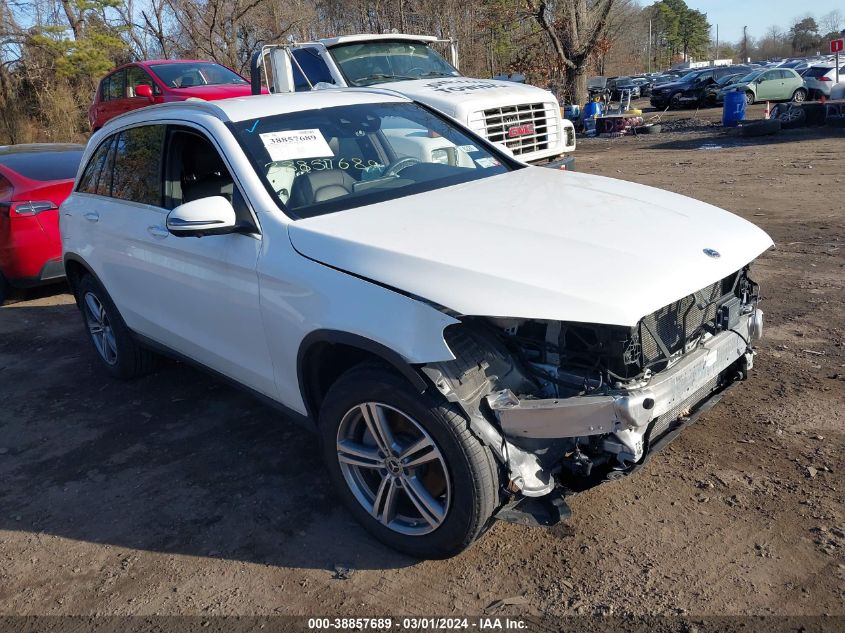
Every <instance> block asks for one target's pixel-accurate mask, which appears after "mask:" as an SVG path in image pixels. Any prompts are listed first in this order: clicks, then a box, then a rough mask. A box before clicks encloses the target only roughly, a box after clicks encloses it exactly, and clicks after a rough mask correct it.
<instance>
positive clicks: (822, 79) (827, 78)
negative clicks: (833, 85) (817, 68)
mask: <svg viewBox="0 0 845 633" xmlns="http://www.w3.org/2000/svg"><path fill="white" fill-rule="evenodd" d="M819 81H833V79H831V78H830V77H819Z"/></svg>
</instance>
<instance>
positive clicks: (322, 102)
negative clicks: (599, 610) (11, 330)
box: [61, 87, 772, 558]
mask: <svg viewBox="0 0 845 633" xmlns="http://www.w3.org/2000/svg"><path fill="white" fill-rule="evenodd" d="M61 228H62V237H63V240H64V259H65V266H66V269H67V273H68V280H69V282H70V284H71V287H72V289H73V292H74V294H75V296H76V301H77V305H78V306H79V308H80V310H81V313H82V317H83V322H84V327H85V329H86V331H87V333H88V334H89V338H90V341H91V344H92V351H93V352H94V353H95V354H96V356H97V358H98V361H99V364H100V365H101V366H102V368H103V369H104V371H105V372H107V373H108V374H110V375H111V376H114V377H120V378H131V377H135V376H139V375H141V374H143V373H146V372H149V371H150V370H151V369H152V367H153V362H154V356H153V354H152V352H151V350H152V349H157V350H167V351H169V352H170V353H172V354H174V355H176V356H178V357H181V358H184V359H187V360H190V361H192V362H194V363H196V364H199V365H202V366H204V367H206V368H208V369H209V370H211V371H213V372H216V373H218V374H221V375H223V376H226V377H228V378H229V379H231V380H232V381H235V382H237V383H239V384H241V385H242V386H244V387H245V388H247V389H248V390H250V391H252V392H253V393H256V394H260V395H262V396H263V397H264V399H265V400H268V399H269V400H270V401H272V402H274V403H276V404H277V405H278V407H279V408H280V409H282V410H284V411H286V412H287V414H288V416H287V417H288V419H295V420H299V421H300V422H301V423H302V424H304V425H307V426H308V427H309V428H312V429H314V430H315V431H316V432H317V433H319V435H320V438H321V442H320V446H321V450H322V454H323V459H324V460H325V463H326V467H327V473H328V478H329V480H330V481H331V482H332V483H333V484H334V486H335V488H336V490H337V493H338V495H339V497H340V498H341V499H342V500H343V502H344V503H345V504H346V505H347V507H348V508H349V511H350V513H351V514H352V515H353V516H354V517H355V518H356V519H357V520H358V521H360V522H361V523H362V524H363V525H364V526H365V527H366V528H367V529H368V530H370V531H371V532H372V533H373V534H374V535H375V536H376V537H377V538H379V539H380V540H382V541H383V542H384V543H386V544H388V545H390V546H392V547H394V548H397V549H399V550H401V551H403V552H405V553H407V554H410V555H413V556H416V557H437V558H442V557H446V556H452V555H454V554H457V553H458V552H460V551H461V550H463V549H465V548H466V547H468V546H469V545H470V544H471V543H472V542H473V541H474V540H475V539H477V538H478V537H480V536H481V535H482V534H483V533H484V532H485V530H486V529H487V528H488V527H489V525H490V523H491V522H492V521H493V520H494V519H495V518H499V519H503V520H509V521H515V522H517V523H522V524H526V523H528V524H534V525H537V524H543V525H553V524H555V523H557V522H559V521H561V520H563V519H565V518H566V517H567V516H568V514H569V512H568V508H567V505H566V498H567V495H568V494H569V493H571V492H572V491H579V490H586V489H588V488H591V487H593V486H596V485H599V484H600V483H602V482H604V481H612V480H618V479H619V478H622V477H625V476H626V475H630V474H633V473H634V471H636V470H637V469H638V468H639V467H640V465H641V464H642V463H643V461H644V460H645V459H646V458H647V457H648V456H649V454H652V453H654V452H655V451H657V450H659V449H660V448H661V447H662V446H665V445H666V444H667V443H668V442H669V441H670V440H671V439H672V438H674V437H675V436H676V435H677V434H678V433H679V432H680V431H681V430H682V429H683V428H684V427H685V426H686V425H687V424H688V423H691V422H694V421H695V419H696V418H697V417H698V415H700V412H703V411H704V410H706V409H707V408H709V407H710V406H712V405H713V404H715V401H716V400H717V399H718V398H719V397H720V396H721V394H722V393H723V392H724V390H725V389H727V388H728V387H730V386H731V385H733V384H734V383H736V382H737V381H741V380H743V379H744V378H745V376H746V375H747V373H748V371H749V370H750V369H751V368H752V365H753V357H754V353H755V352H754V349H753V344H754V341H755V340H757V339H758V338H759V337H760V336H761V335H762V330H763V315H762V312H761V311H760V310H759V308H758V300H759V296H760V291H759V286H758V285H757V284H756V283H755V282H754V281H753V279H752V276H751V272H750V264H751V262H752V261H753V260H754V259H756V258H757V257H758V256H759V255H760V254H761V253H763V252H764V251H766V250H767V249H768V248H769V247H771V246H772V241H771V239H770V238H769V236H768V235H766V233H764V232H763V231H762V230H760V229H759V228H758V227H756V226H754V225H753V224H751V223H750V222H748V221H747V220H744V219H742V218H740V217H738V216H736V215H733V214H731V213H728V212H727V211H724V210H722V209H718V208H716V207H713V206H711V205H709V204H705V203H703V202H699V201H697V200H693V199H691V198H687V197H684V196H681V195H678V194H675V193H670V192H668V191H661V190H658V189H653V188H651V187H645V186H642V185H638V184H634V183H630V182H625V181H621V180H614V179H610V178H605V177H601V176H595V175H591V174H579V173H577V172H573V173H561V172H560V171H557V170H552V169H546V168H542V167H535V166H530V165H526V164H524V163H522V162H519V161H516V160H514V159H513V158H512V157H511V156H510V155H509V154H507V153H506V152H505V151H503V150H502V149H501V148H499V147H498V146H497V145H496V144H494V143H492V142H490V141H488V140H486V139H484V138H483V137H482V136H481V135H480V134H477V133H475V132H473V131H471V130H470V129H469V128H468V127H465V126H463V125H461V124H460V123H458V122H456V121H455V120H454V119H452V118H450V117H448V116H447V115H445V114H443V113H440V112H438V111H436V110H435V109H433V108H429V107H426V106H424V105H422V104H419V103H417V102H414V101H412V100H410V99H408V98H405V97H403V96H401V95H399V94H398V93H396V92H394V91H392V90H384V89H383V88H381V87H373V88H370V89H367V88H355V89H344V88H338V89H334V90H315V91H303V92H299V93H281V94H274V95H272V96H263V97H248V98H244V99H226V100H222V101H217V102H212V103H209V102H194V101H188V102H183V103H170V104H164V105H161V106H157V107H153V108H146V109H143V110H139V111H137V112H133V113H130V114H128V115H126V116H123V117H120V118H119V119H116V120H114V121H112V122H111V123H109V124H107V125H106V126H105V127H104V128H103V129H102V130H100V131H99V132H98V133H96V134H94V135H93V136H92V137H91V140H90V142H89V144H88V147H87V149H86V153H85V158H84V165H83V167H82V168H81V169H80V176H79V179H78V181H77V184H76V188H75V191H74V193H73V194H72V195H71V196H70V197H69V198H68V200H67V201H66V202H65V204H64V205H63V206H62V215H61ZM197 238H199V239H197ZM655 241H657V242H659V248H650V249H649V248H642V247H640V245H642V244H646V243H655ZM623 262H624V265H621V263H623ZM576 270H584V271H585V273H584V274H562V272H561V271H576ZM587 271H588V272H587ZM92 380H93V379H92ZM141 388H143V386H142V387H141ZM281 421H282V420H280V422H281ZM710 426H711V427H713V428H711V432H712V433H713V437H714V441H716V440H718V439H719V438H720V430H719V429H718V428H715V426H716V425H710ZM709 470H710V469H709V468H706V469H704V470H702V469H701V468H699V469H698V471H696V473H698V472H709ZM696 473H694V474H693V476H698V474H696ZM279 474H280V475H281V473H279ZM295 475H296V474H295V473H294V476H295ZM268 479H270V478H268ZM272 479H273V480H274V481H275V480H278V482H279V485H282V486H285V485H293V484H292V482H285V481H284V480H283V479H280V478H276V477H274V478H272ZM311 483H313V482H311ZM649 485H650V484H649ZM609 492H611V494H612V491H609ZM588 502H589V500H585V504H586V503H588ZM303 503H314V504H320V503H323V502H321V501H318V500H317V499H316V497H313V496H312V497H311V498H310V500H309V498H308V496H307V495H305V496H304V497H303ZM315 507H316V506H315ZM525 538H527V537H525Z"/></svg>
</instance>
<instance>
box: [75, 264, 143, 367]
mask: <svg viewBox="0 0 845 633" xmlns="http://www.w3.org/2000/svg"><path fill="white" fill-rule="evenodd" d="M76 298H77V303H78V305H79V309H80V311H81V312H82V321H83V322H84V323H85V329H86V330H87V332H88V339H89V340H90V341H91V345H92V346H93V348H94V352H95V353H96V355H97V358H98V359H99V360H100V365H101V366H102V367H103V369H105V370H106V371H107V372H108V373H109V374H111V375H112V376H114V377H115V378H121V379H123V380H128V379H130V378H137V377H138V376H143V375H145V374H148V373H150V372H151V371H152V370H153V369H154V368H155V361H156V356H155V354H154V353H153V352H151V351H150V350H148V349H146V348H144V347H142V346H141V345H140V344H139V343H138V342H137V341H136V340H135V339H134V337H133V336H132V333H131V332H130V330H129V328H128V327H126V324H125V323H124V322H123V318H122V317H121V316H120V313H119V312H118V311H117V307H115V305H114V302H112V300H111V297H109V295H108V293H107V292H106V290H105V288H103V286H102V285H100V283H99V282H98V281H97V280H96V279H94V277H93V276H92V275H85V276H84V277H82V279H80V280H79V284H78V285H77V289H76Z"/></svg>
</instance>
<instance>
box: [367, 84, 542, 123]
mask: <svg viewBox="0 0 845 633" xmlns="http://www.w3.org/2000/svg"><path fill="white" fill-rule="evenodd" d="M376 87H379V88H388V89H390V90H395V91H396V92H399V93H402V94H403V95H405V96H407V97H410V98H411V99H415V100H416V101H420V102H422V103H425V104H428V105H430V106H432V107H433V108H437V109H438V110H440V111H441V112H443V113H445V114H448V115H449V116H452V117H455V116H458V117H460V118H463V117H464V116H465V115H466V114H468V113H470V112H475V111H480V110H487V109H489V108H494V107H503V106H511V105H519V104H523V103H557V99H555V96H554V95H553V94H552V93H551V92H549V91H547V90H543V89H542V88H537V87H535V86H527V85H525V84H519V83H515V82H512V81H499V80H497V79H472V78H470V77H435V78H432V79H414V80H409V81H393V82H390V83H386V84H379V85H378V86H376Z"/></svg>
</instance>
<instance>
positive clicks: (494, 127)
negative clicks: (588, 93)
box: [483, 103, 559, 156]
mask: <svg viewBox="0 0 845 633" xmlns="http://www.w3.org/2000/svg"><path fill="white" fill-rule="evenodd" d="M483 115H484V126H485V128H486V129H485V136H486V137H487V138H488V139H489V140H490V141H492V142H493V143H502V144H503V145H505V146H506V147H507V148H508V149H510V150H511V151H512V152H513V153H514V154H515V155H517V156H519V155H521V154H531V153H533V152H539V151H543V150H546V149H549V148H550V147H553V146H554V145H555V144H556V143H557V140H558V134H559V129H558V121H557V117H555V116H554V107H553V106H551V104H546V103H525V104H520V105H516V106H505V107H502V108H491V109H489V110H484V112H483ZM514 132H517V133H516V134H515V133H514Z"/></svg>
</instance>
